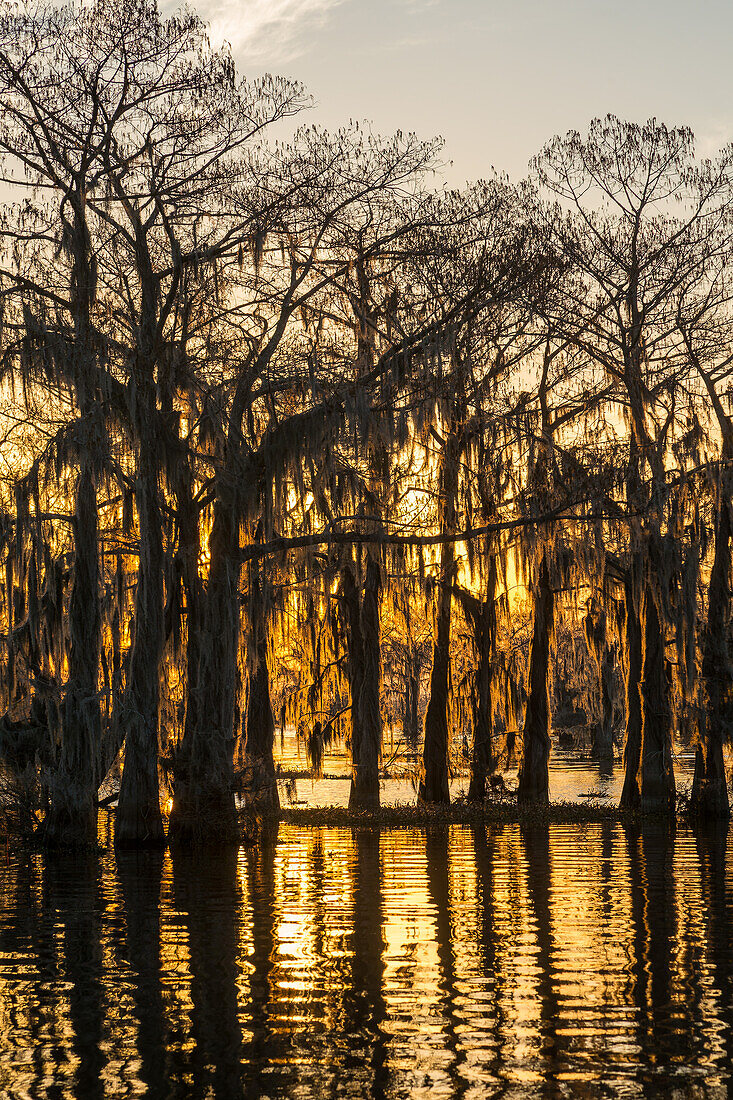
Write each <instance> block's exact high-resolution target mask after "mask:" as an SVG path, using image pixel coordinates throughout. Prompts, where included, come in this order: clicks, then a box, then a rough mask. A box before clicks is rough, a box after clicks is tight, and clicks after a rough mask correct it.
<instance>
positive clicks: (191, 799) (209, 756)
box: [168, 501, 241, 844]
mask: <svg viewBox="0 0 733 1100" xmlns="http://www.w3.org/2000/svg"><path fill="white" fill-rule="evenodd" d="M209 553H210V566H209V579H208V584H207V586H206V590H205V592H204V593H203V594H202V609H201V614H200V616H199V617H198V620H197V622H195V623H189V645H190V644H191V631H192V628H193V629H194V630H195V629H198V631H199V637H198V638H194V639H193V641H194V645H195V647H196V651H197V655H198V674H197V677H196V680H195V683H194V684H193V685H191V684H189V702H188V707H187V710H186V722H185V727H184V733H183V739H182V742H181V746H180V749H179V751H178V753H177V756H176V765H175V770H174V789H173V806H172V809H171V815H170V823H169V829H168V834H169V839H170V841H171V843H181V844H182V843H190V842H192V841H197V840H198V841H203V840H207V841H211V840H216V839H224V840H227V839H233V838H234V837H236V835H237V832H238V830H237V814H236V807H235V804H234V769H233V757H234V704H235V695H236V681H237V652H238V647H239V633H240V626H239V579H240V573H241V567H240V564H239V523H238V520H237V517H236V516H234V515H232V512H231V510H227V508H226V507H225V505H224V503H223V502H220V501H217V505H216V508H215V512H214V522H213V525H212V529H211V534H210V536H209ZM192 687H193V695H192V694H191V689H192Z"/></svg>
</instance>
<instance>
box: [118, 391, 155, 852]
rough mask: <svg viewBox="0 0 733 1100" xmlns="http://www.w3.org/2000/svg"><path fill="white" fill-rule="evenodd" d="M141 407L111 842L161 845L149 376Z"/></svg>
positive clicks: (152, 424)
mask: <svg viewBox="0 0 733 1100" xmlns="http://www.w3.org/2000/svg"><path fill="white" fill-rule="evenodd" d="M137 388H138V395H137V399H138V401H139V402H140V407H141V423H140V424H139V426H138V471H137V478H136V483H135V496H136V501H137V512H138V523H139V528H140V554H139V563H138V575H137V587H136V590H135V637H134V639H133V643H132V652H131V655H130V666H129V672H128V679H127V686H126V689H125V698H124V700H123V707H122V727H123V732H124V738H125V763H124V768H123V772H122V782H121V785H120V797H119V801H118V804H117V815H116V819H115V844H161V843H163V841H164V832H163V820H162V817H161V813H160V783H159V777H158V737H159V724H160V721H159V720H160V662H161V660H162V657H163V649H164V646H165V622H164V610H165V592H164V584H163V566H164V556H163V538H162V530H161V517H160V505H159V500H158V456H157V448H156V432H155V422H154V417H151V416H150V415H148V416H146V415H145V411H146V410H147V411H148V413H150V411H152V410H154V408H155V391H154V387H153V383H152V378H151V377H147V378H145V379H143V378H141V377H140V376H138V387H137Z"/></svg>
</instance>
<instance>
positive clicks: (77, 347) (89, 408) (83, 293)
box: [38, 180, 104, 845]
mask: <svg viewBox="0 0 733 1100" xmlns="http://www.w3.org/2000/svg"><path fill="white" fill-rule="evenodd" d="M84 196H85V184H84V182H83V181H82V180H80V181H79V186H78V190H76V191H74V192H73V193H72V194H71V195H70V199H71V206H72V209H73V230H72V242H73V275H72V286H73V294H72V301H73V307H72V312H73V318H74V344H73V349H72V353H71V354H72V361H71V375H72V377H73V379H74V386H75V390H76V404H77V408H78V410H79V419H80V426H81V428H82V430H83V431H84V437H83V438H82V439H81V440H80V446H79V453H80V468H79V475H78V478H77V482H76V500H75V512H74V525H73V537H74V580H73V585H72V589H71V600H70V606H69V634H70V640H71V647H70V651H69V676H68V681H67V684H66V689H65V692H64V699H63V704H62V710H61V744H60V749H59V753H60V755H59V759H58V761H57V763H56V767H55V769H54V774H53V775H52V776H51V777H50V781H49V790H50V799H51V804H50V808H49V811H48V813H47V814H46V817H45V819H44V821H43V823H42V825H41V827H40V829H39V832H38V835H39V839H40V840H41V841H42V842H43V843H46V844H71V845H77V844H81V845H86V844H96V842H97V792H98V789H99V784H100V782H101V780H102V776H101V775H100V765H101V741H102V724H101V716H100V710H99V661H100V652H101V644H102V613H101V606H100V590H99V517H98V512H97V487H96V470H95V466H96V461H97V458H98V455H99V446H100V443H101V439H102V437H103V434H104V429H103V426H102V424H101V413H100V409H99V405H98V402H97V390H96V378H95V373H96V369H97V358H96V351H95V342H94V335H93V331H92V323H91V312H92V301H93V286H94V282H95V279H94V276H93V274H92V268H91V260H90V241H89V230H88V226H87V222H86V208H85V197H84Z"/></svg>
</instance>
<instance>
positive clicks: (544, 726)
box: [517, 556, 555, 805]
mask: <svg viewBox="0 0 733 1100" xmlns="http://www.w3.org/2000/svg"><path fill="white" fill-rule="evenodd" d="M554 620H555V594H554V592H553V591H552V587H551V585H550V573H549V570H548V568H547V559H546V558H545V557H544V556H543V558H542V563H541V565H540V571H539V577H538V580H537V589H536V591H535V594H534V622H533V626H532V642H531V645H530V651H529V689H528V692H527V708H526V711H525V714H524V729H523V730H522V761H521V764H520V765H519V776H518V780H519V783H518V791H517V797H518V800H519V801H520V802H525V803H533V804H539V805H543V804H545V805H546V804H547V803H548V802H549V799H550V776H549V760H550V682H549V681H550V643H551V641H552V632H553V627H554Z"/></svg>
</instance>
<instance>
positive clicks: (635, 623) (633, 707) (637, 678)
mask: <svg viewBox="0 0 733 1100" xmlns="http://www.w3.org/2000/svg"><path fill="white" fill-rule="evenodd" d="M624 588H625V591H624V643H625V648H626V738H625V743H624V786H623V790H622V792H621V803H620V804H621V806H622V808H624V809H627V810H636V809H638V808H639V806H640V805H641V788H640V786H639V766H640V763H641V693H640V685H641V669H642V640H641V621H640V619H639V613H638V610H637V605H636V584H635V568H634V565H632V568H631V572H630V574H629V575H628V576H627V578H626V582H625V586H624Z"/></svg>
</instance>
